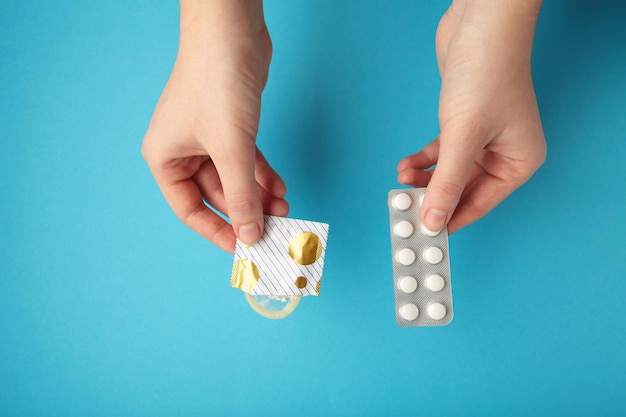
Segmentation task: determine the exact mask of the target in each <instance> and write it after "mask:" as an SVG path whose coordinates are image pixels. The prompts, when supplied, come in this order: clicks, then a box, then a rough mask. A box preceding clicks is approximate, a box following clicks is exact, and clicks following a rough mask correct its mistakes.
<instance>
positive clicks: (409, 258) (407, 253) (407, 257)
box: [396, 248, 415, 266]
mask: <svg viewBox="0 0 626 417" xmlns="http://www.w3.org/2000/svg"><path fill="white" fill-rule="evenodd" d="M396 261H398V262H400V263H401V264H402V265H404V266H409V265H412V264H413V262H415V252H413V251H412V250H411V249H409V248H404V249H400V250H399V251H398V252H396Z"/></svg>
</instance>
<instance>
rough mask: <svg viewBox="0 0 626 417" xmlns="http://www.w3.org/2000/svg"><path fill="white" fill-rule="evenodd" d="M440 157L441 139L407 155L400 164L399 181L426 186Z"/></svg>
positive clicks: (415, 185) (414, 185)
mask: <svg viewBox="0 0 626 417" xmlns="http://www.w3.org/2000/svg"><path fill="white" fill-rule="evenodd" d="M438 157H439V139H435V140H434V141H432V142H430V143H429V144H428V145H426V146H425V147H424V148H423V149H422V150H421V151H419V152H418V153H415V154H413V155H410V156H407V157H406V158H404V159H403V160H401V161H400V163H399V164H398V182H399V183H400V184H405V185H410V186H413V187H426V186H427V185H428V183H429V182H430V179H431V178H432V175H433V172H432V170H428V171H427V169H429V168H431V167H432V166H433V165H435V164H436V163H437V158H438Z"/></svg>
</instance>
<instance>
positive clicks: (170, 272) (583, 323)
mask: <svg viewBox="0 0 626 417" xmlns="http://www.w3.org/2000/svg"><path fill="white" fill-rule="evenodd" d="M157 3H159V4H157ZM447 6H448V3H447V2H445V1H414V0H411V1H393V2H388V1H386V2H385V1H373V0H368V1H358V2H357V1H340V2H338V1H334V0H322V1H320V0H317V1H305V0H298V1H278V0H269V1H267V2H266V6H265V8H266V17H267V20H268V25H269V27H270V32H271V34H272V39H273V41H274V47H275V51H274V58H273V62H272V67H271V71H270V80H269V85H268V87H267V89H266V92H265V95H264V103H263V115H262V121H261V129H260V133H259V137H258V143H259V146H260V147H261V149H263V150H264V152H265V154H266V156H267V157H268V159H269V160H270V162H272V164H273V165H274V166H275V168H276V169H277V170H278V171H279V172H280V173H281V175H282V176H283V177H284V178H285V180H286V182H287V184H288V187H289V194H288V197H289V201H290V204H291V214H290V215H291V216H292V217H296V218H306V219H311V220H318V221H325V222H328V223H330V225H331V234H330V241H329V243H328V250H327V258H326V266H325V272H324V285H323V287H322V292H321V296H320V297H319V298H306V299H304V300H303V301H302V303H301V305H300V307H299V308H298V310H296V312H295V313H294V314H293V315H292V316H290V317H289V318H287V319H285V320H281V321H270V320H266V319H264V318H262V317H260V316H257V315H256V314H255V313H254V312H253V311H252V310H251V309H250V308H249V307H248V305H247V304H246V302H245V299H244V297H243V295H242V293H241V292H240V291H239V290H235V289H232V288H230V287H229V277H230V272H231V266H232V256H231V255H229V254H227V253H224V252H222V251H220V250H218V249H216V248H215V247H213V246H212V245H211V244H209V243H208V242H206V241H204V240H203V239H202V238H200V237H199V236H197V235H196V234H194V233H193V232H192V231H191V230H189V229H187V228H186V227H185V226H184V225H183V224H181V223H180V222H179V221H178V220H177V219H176V217H175V216H174V215H173V214H172V212H171V210H170V209H169V207H168V206H167V205H166V203H165V201H164V200H163V198H162V196H161V194H160V192H159V190H158V188H157V186H156V184H155V183H154V181H153V179H152V177H151V176H150V173H149V171H148V169H147V166H146V165H145V163H144V161H143V160H142V158H141V156H140V145H141V141H142V137H143V134H144V132H145V130H146V127H147V124H148V121H149V119H150V116H151V114H152V110H153V108H154V105H155V104H156V101H157V99H158V97H159V94H160V91H161V89H162V87H163V86H164V84H165V82H166V80H167V76H168V74H169V71H170V70H171V67H172V64H173V61H174V59H175V54H176V48H177V41H178V5H177V3H176V2H175V1H168V2H153V1H146V0H144V1H133V2H128V1H121V0H116V1H106V2H90V1H64V2H42V1H28V0H8V1H7V0H3V1H2V3H1V5H0V64H1V65H0V173H1V175H0V190H1V192H0V207H1V210H2V215H1V217H0V238H1V240H0V415H3V416H54V415H58V416H71V415H90V416H139V415H151V416H160V415H162V416H170V415H183V416H191V415H223V416H238V415H252V414H256V415H261V416H262V415H272V416H280V415H301V416H309V415H310V416H320V415H325V416H349V415H359V416H365V415H372V416H382V415H402V416H409V415H417V414H418V413H419V414H423V415H429V413H430V415H441V416H466V415H483V416H500V415H509V416H516V415H519V416H522V415H546V416H560V415H562V416H592V415H595V416H597V415H603V416H615V415H626V396H625V391H626V360H625V349H626V335H625V329H626V253H625V247H626V222H625V221H624V209H625V207H626V187H625V186H624V183H625V182H626V164H625V163H624V161H625V158H626V140H625V139H626V138H625V136H626V134H625V132H626V70H625V68H626V42H624V40H625V39H626V25H625V24H624V22H626V6H624V5H623V2H620V1H606V0H598V1H595V2H592V3H589V2H588V1H582V0H577V1H573V0H554V1H549V2H547V4H546V5H545V6H544V10H543V12H542V15H541V17H540V21H539V25H538V29H537V38H536V45H535V50H534V61H533V67H534V78H535V83H536V89H537V95H538V100H539V104H540V108H541V112H542V117H543V122H544V128H545V133H546V137H547V139H548V145H549V152H548V154H549V155H548V159H547V161H546V163H545V164H544V166H543V167H542V168H541V169H540V171H539V172H538V173H537V174H536V175H535V176H534V177H533V179H532V180H531V181H530V182H528V183H527V184H526V185H525V186H524V187H523V188H521V189H520V190H519V191H518V192H516V193H515V194H514V195H513V196H511V197H510V198H509V199H508V200H506V201H505V202H504V203H503V204H501V205H500V206H499V207H498V208H496V209H495V210H494V211H493V212H492V213H491V214H490V215H489V216H487V217H486V218H484V219H483V220H481V221H479V222H477V223H475V224H473V225H471V226H469V227H467V228H465V229H464V230H462V231H460V232H458V233H457V234H455V235H453V236H452V237H451V239H450V248H451V256H452V271H453V290H454V302H455V319H454V321H453V322H452V324H451V325H450V326H447V327H443V328H417V329H403V328H400V327H398V326H397V325H396V323H395V320H394V311H393V310H394V307H393V295H392V294H393V291H392V281H391V257H390V253H389V252H390V249H389V246H390V245H389V232H388V211H387V207H386V196H387V192H388V190H389V189H391V188H397V187H398V185H397V183H396V164H397V162H398V161H399V160H400V159H401V158H402V157H403V156H405V155H408V154H410V153H413V152H415V151H417V150H418V149H420V148H421V147H422V146H423V145H424V144H426V143H427V142H429V141H430V140H431V139H432V138H434V137H435V136H436V134H437V133H438V122H437V99H438V87H439V76H438V73H437V68H436V61H435V55H434V47H433V45H434V33H435V29H436V25H437V23H438V20H439V18H440V16H441V14H442V13H443V12H444V10H445V9H446V8H447Z"/></svg>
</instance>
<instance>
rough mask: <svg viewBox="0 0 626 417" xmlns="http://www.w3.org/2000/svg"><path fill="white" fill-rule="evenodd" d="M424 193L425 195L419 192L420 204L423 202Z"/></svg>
mask: <svg viewBox="0 0 626 417" xmlns="http://www.w3.org/2000/svg"><path fill="white" fill-rule="evenodd" d="M424 195H425V194H421V195H420V198H419V202H420V206H421V205H422V204H424Z"/></svg>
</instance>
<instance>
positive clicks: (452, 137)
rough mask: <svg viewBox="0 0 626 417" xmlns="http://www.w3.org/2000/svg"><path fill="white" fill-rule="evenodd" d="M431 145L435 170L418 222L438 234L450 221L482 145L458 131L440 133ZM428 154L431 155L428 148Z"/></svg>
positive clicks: (430, 150)
mask: <svg viewBox="0 0 626 417" xmlns="http://www.w3.org/2000/svg"><path fill="white" fill-rule="evenodd" d="M435 142H439V152H438V159H437V167H436V168H435V169H434V171H433V174H432V177H431V179H430V182H429V183H428V187H427V190H426V194H425V196H424V204H423V206H422V221H423V222H424V225H425V226H426V227H427V228H428V229H430V230H433V231H439V230H441V229H443V228H444V227H445V226H446V225H447V224H448V222H449V221H450V219H451V218H452V213H454V211H455V209H456V206H457V204H458V202H459V200H460V198H461V195H462V194H463V190H464V189H465V185H466V183H467V181H468V178H469V176H470V172H471V170H472V166H473V163H474V161H475V160H476V157H477V156H478V154H479V153H480V151H481V149H482V145H480V144H478V145H477V144H476V140H474V139H473V138H469V137H467V134H466V133H464V132H462V131H460V130H459V131H456V130H447V131H445V130H444V131H442V133H441V140H440V141H435ZM435 142H433V143H435ZM431 145H432V144H431ZM431 145H428V146H427V147H426V148H429V147H430V146H431ZM433 146H436V145H433ZM429 152H430V155H434V151H433V150H432V149H430V148H429Z"/></svg>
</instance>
